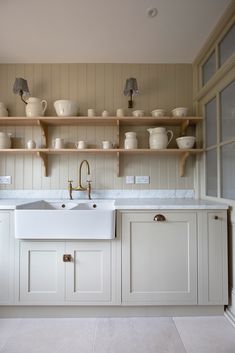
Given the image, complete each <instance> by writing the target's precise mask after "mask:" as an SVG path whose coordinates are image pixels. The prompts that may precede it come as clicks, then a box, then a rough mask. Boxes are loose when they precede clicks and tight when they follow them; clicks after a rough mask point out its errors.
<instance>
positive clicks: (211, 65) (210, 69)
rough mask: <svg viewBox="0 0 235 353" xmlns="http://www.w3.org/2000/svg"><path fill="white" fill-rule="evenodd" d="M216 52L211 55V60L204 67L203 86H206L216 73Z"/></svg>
mask: <svg viewBox="0 0 235 353" xmlns="http://www.w3.org/2000/svg"><path fill="white" fill-rule="evenodd" d="M215 69H216V67H215V52H213V53H212V54H211V56H210V57H209V59H208V60H207V61H206V62H205V64H204V65H202V85H203V86H204V85H205V84H206V83H207V81H209V79H210V78H211V77H212V76H213V75H214V73H215Z"/></svg>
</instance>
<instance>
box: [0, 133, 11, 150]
mask: <svg viewBox="0 0 235 353" xmlns="http://www.w3.org/2000/svg"><path fill="white" fill-rule="evenodd" d="M4 148H11V134H10V133H8V132H0V149H4Z"/></svg>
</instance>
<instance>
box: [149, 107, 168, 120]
mask: <svg viewBox="0 0 235 353" xmlns="http://www.w3.org/2000/svg"><path fill="white" fill-rule="evenodd" d="M165 113H166V111H165V110H164V109H155V110H153V111H152V112H151V114H152V117H153V118H161V117H162V116H164V115H165Z"/></svg>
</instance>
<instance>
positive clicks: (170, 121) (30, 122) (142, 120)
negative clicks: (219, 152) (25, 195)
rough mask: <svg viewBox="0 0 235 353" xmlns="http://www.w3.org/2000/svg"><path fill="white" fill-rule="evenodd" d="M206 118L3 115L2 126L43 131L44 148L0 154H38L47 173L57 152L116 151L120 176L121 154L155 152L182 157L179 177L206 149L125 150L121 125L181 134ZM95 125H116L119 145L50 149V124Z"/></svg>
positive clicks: (12, 150) (0, 124) (5, 151)
mask: <svg viewBox="0 0 235 353" xmlns="http://www.w3.org/2000/svg"><path fill="white" fill-rule="evenodd" d="M202 121H203V118H202V117H181V118H176V117H161V118H153V117H138V118H136V117H133V116H129V117H120V118H117V117H106V118H104V117H92V118H90V117H87V116H85V117H84V116H83V117H82V116H79V117H66V118H64V117H38V118H28V117H5V118H1V120H0V126H38V127H39V128H40V130H41V134H42V145H43V148H37V149H25V148H14V149H3V150H0V153H6V154H16V153H17V154H18V153H20V154H22V153H24V154H36V155H37V156H38V157H40V158H41V160H42V163H43V168H44V175H45V176H48V155H54V154H66V153H73V154H74V153H76V154H79V153H87V154H88V153H97V154H100V153H102V154H103V153H105V154H107V153H108V154H114V155H116V157H117V176H119V175H120V174H119V159H120V156H121V155H125V154H150V153H151V154H154V155H156V156H157V155H159V154H160V155H161V154H165V155H168V154H170V155H172V154H173V155H175V156H178V157H179V173H180V176H183V175H184V170H185V163H186V161H187V159H188V157H189V156H190V155H196V154H198V153H202V152H203V149H200V148H198V147H197V148H195V149H178V148H166V149H161V150H154V149H149V148H139V149H124V148H120V127H121V126H128V127H129V126H130V127H131V126H145V127H146V126H152V127H153V126H179V127H180V130H181V131H180V133H181V135H184V134H185V133H186V130H187V128H188V126H196V125H197V124H200V123H201V122H202ZM77 125H78V126H84V125H86V126H96V125H103V126H107V125H111V126H116V141H115V146H116V148H112V149H100V148H87V149H82V150H79V149H76V148H63V149H54V148H48V145H49V143H48V142H49V141H48V127H49V126H50V127H51V126H77Z"/></svg>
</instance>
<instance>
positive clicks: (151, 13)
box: [146, 7, 157, 18]
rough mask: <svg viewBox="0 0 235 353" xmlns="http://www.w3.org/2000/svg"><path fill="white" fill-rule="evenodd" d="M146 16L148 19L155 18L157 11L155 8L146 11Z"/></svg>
mask: <svg viewBox="0 0 235 353" xmlns="http://www.w3.org/2000/svg"><path fill="white" fill-rule="evenodd" d="M146 14H147V16H148V17H149V18H153V17H155V16H157V9H156V7H151V8H149V9H147V11H146Z"/></svg>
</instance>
